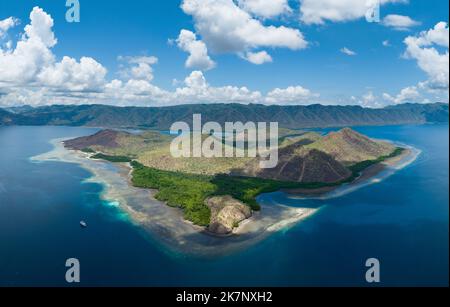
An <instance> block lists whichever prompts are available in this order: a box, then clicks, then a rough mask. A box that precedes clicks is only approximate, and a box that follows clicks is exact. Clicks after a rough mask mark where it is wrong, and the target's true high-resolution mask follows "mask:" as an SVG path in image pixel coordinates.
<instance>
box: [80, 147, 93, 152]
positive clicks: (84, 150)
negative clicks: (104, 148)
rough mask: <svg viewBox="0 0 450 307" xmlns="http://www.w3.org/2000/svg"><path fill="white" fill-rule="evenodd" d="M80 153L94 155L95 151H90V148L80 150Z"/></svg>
mask: <svg viewBox="0 0 450 307" xmlns="http://www.w3.org/2000/svg"><path fill="white" fill-rule="evenodd" d="M81 151H82V152H84V153H95V150H93V149H91V148H88V147H87V148H83V149H82V150H81Z"/></svg>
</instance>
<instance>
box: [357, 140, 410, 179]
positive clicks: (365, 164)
mask: <svg viewBox="0 0 450 307" xmlns="http://www.w3.org/2000/svg"><path fill="white" fill-rule="evenodd" d="M404 151H405V149H404V148H401V147H397V148H396V149H395V150H394V151H393V152H392V153H391V154H389V155H387V156H381V157H379V158H378V159H375V160H367V161H362V162H359V163H356V164H354V165H352V166H350V167H349V169H350V170H351V171H352V173H353V176H352V180H353V179H355V178H356V177H358V176H359V175H360V174H361V172H362V171H363V170H365V169H367V168H368V167H370V166H372V165H375V164H378V163H381V162H384V161H386V160H387V159H391V158H394V157H397V156H399V155H401V154H402V153H403V152H404Z"/></svg>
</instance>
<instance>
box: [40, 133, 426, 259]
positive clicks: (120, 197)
mask: <svg viewBox="0 0 450 307" xmlns="http://www.w3.org/2000/svg"><path fill="white" fill-rule="evenodd" d="M64 140H66V138H61V139H55V140H52V141H51V143H52V145H53V149H52V150H51V151H50V152H48V153H44V154H42V155H38V156H36V157H32V158H31V160H32V161H33V162H46V161H57V162H66V163H75V164H78V165H80V166H81V167H82V168H84V169H86V170H88V171H89V172H90V173H91V174H92V177H90V178H89V179H88V180H87V181H88V182H94V183H98V184H101V185H102V186H103V187H104V191H103V192H102V194H101V198H102V199H103V200H105V201H108V202H110V203H117V204H118V206H119V207H120V209H122V210H123V211H124V212H126V213H127V214H128V215H129V216H130V220H131V221H132V222H133V223H135V224H136V225H138V226H140V227H142V228H143V229H144V230H145V233H146V234H148V235H149V236H150V237H151V239H153V240H156V241H157V242H158V243H161V246H162V247H163V250H164V251H166V252H167V249H169V250H170V251H172V252H174V253H176V254H179V253H181V254H183V255H192V256H206V257H216V256H223V255H226V254H228V253H230V252H233V251H236V250H240V249H243V248H246V247H248V246H251V245H253V244H255V243H257V242H259V241H261V240H263V239H264V238H266V237H267V236H269V235H271V234H273V233H275V232H278V231H280V230H283V229H287V228H289V227H292V226H294V225H296V224H297V223H298V222H300V221H302V220H304V219H306V218H308V217H310V216H312V215H313V214H314V213H316V212H317V211H318V210H319V209H311V208H294V207H289V206H285V205H282V204H271V205H266V204H261V212H255V213H254V215H253V216H252V217H251V218H250V219H248V220H246V221H245V222H243V223H241V225H240V226H239V227H238V228H237V229H236V230H235V231H234V232H233V235H232V236H227V237H226V238H223V237H218V236H213V235H211V234H208V233H207V232H206V231H205V230H204V229H203V228H202V227H199V226H195V225H193V224H192V223H190V222H188V221H186V220H185V219H184V218H183V216H182V213H181V211H180V210H179V209H175V208H171V207H169V206H167V205H166V204H164V203H162V202H160V201H158V200H156V199H155V198H154V194H155V193H156V191H152V190H148V189H140V188H136V187H133V186H132V185H131V169H130V167H129V166H127V165H126V164H119V165H113V164H112V163H109V162H105V161H98V160H92V159H89V155H88V154H85V153H82V152H79V151H71V150H68V149H66V148H65V147H64V146H63V144H62V142H63V141H64ZM408 149H409V150H410V152H411V154H408V155H407V157H404V159H401V161H397V162H396V163H393V164H392V165H391V166H389V167H386V170H384V171H383V172H381V173H380V174H378V175H376V176H375V177H373V178H370V179H369V180H366V181H363V182H360V183H355V184H349V185H346V186H343V187H339V188H337V189H335V190H333V191H331V192H330V193H325V194H323V195H320V196H311V195H309V196H307V197H305V196H294V195H290V196H289V197H290V198H299V199H306V198H308V199H329V198H335V197H340V196H342V195H345V194H348V193H351V192H353V191H354V190H356V189H359V188H361V187H363V186H366V185H368V184H373V183H376V182H379V181H381V180H383V179H385V178H387V177H389V176H390V175H392V174H393V173H395V171H396V170H398V169H401V168H403V167H405V166H407V165H409V164H410V163H412V162H413V161H415V159H416V158H417V156H418V155H419V154H420V151H418V150H416V149H413V148H412V147H408Z"/></svg>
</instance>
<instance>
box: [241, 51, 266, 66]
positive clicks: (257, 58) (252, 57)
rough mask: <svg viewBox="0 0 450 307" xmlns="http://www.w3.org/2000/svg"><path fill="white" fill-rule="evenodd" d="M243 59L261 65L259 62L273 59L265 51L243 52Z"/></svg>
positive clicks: (262, 62)
mask: <svg viewBox="0 0 450 307" xmlns="http://www.w3.org/2000/svg"><path fill="white" fill-rule="evenodd" d="M245 59H246V60H247V61H249V62H250V63H253V64H255V65H261V64H264V63H270V62H272V61H273V59H272V57H271V56H270V54H268V53H267V52H266V51H260V52H247V53H246V54H245Z"/></svg>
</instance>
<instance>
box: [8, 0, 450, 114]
mask: <svg viewBox="0 0 450 307" xmlns="http://www.w3.org/2000/svg"><path fill="white" fill-rule="evenodd" d="M191 1H192V2H194V8H193V10H196V11H195V12H194V13H193V12H192V11H189V10H188V9H186V8H184V9H183V8H182V7H181V5H182V2H183V1H178V0H167V1H142V0H128V1H118V0H117V1H114V0H110V1H107V0H89V1H87V0H80V1H79V2H80V4H81V11H80V12H81V22H80V23H68V22H67V21H66V19H65V14H66V11H67V8H66V7H65V0H41V1H38V0H20V1H1V2H0V25H1V21H2V20H7V18H9V17H13V18H14V20H15V22H14V26H11V27H8V29H7V31H3V32H4V33H3V34H2V30H1V26H0V46H2V45H3V47H0V48H3V51H1V52H2V53H3V61H2V53H0V105H16V104H25V103H26V104H34V105H40V104H49V103H109V104H119V105H128V104H132V105H168V104H178V103H196V102H211V103H212V102H242V103H249V102H254V103H268V104H275V103H276V104H308V103H315V102H319V103H324V104H359V105H363V106H370V107H380V106H384V105H387V104H394V103H402V102H406V101H417V102H434V101H438V100H439V101H445V102H448V68H447V69H446V70H445V69H442V68H441V69H439V68H436V67H435V66H439V64H442V63H447V65H448V38H447V41H446V42H444V43H442V39H441V41H438V42H435V41H431V42H428V43H426V44H422V45H420V46H418V48H421V49H420V50H418V49H416V48H415V49H414V50H417V51H418V53H415V52H413V53H411V54H409V55H408V56H405V52H407V48H408V46H407V45H406V44H405V42H404V40H405V38H407V37H413V38H419V37H420V35H421V34H420V32H421V31H430V30H432V29H433V28H434V27H435V26H436V25H437V24H438V23H439V22H445V23H447V22H448V9H449V8H448V6H449V3H448V1H445V0H431V1H429V0H428V1H426V0H410V1H409V2H408V3H406V2H405V1H402V0H397V1H395V0H394V1H389V0H383V3H384V2H396V3H384V4H382V5H381V19H382V21H381V22H380V23H369V22H367V21H366V19H365V18H364V16H360V14H359V13H358V12H355V11H353V10H352V8H343V9H336V11H335V12H334V14H333V15H332V16H325V15H323V14H324V12H321V11H320V8H319V9H317V8H315V7H314V5H312V4H311V3H308V1H311V0H304V2H303V1H302V2H301V1H299V0H295V1H287V0H277V2H279V3H280V5H289V7H286V6H285V7H284V8H285V10H284V11H283V12H282V13H277V11H276V10H277V7H274V8H273V9H271V8H270V5H269V4H267V5H269V6H264V1H263V0H247V1H250V2H249V4H246V3H244V2H245V1H244V0H242V2H239V0H235V1H234V2H233V0H220V1H221V2H230V4H227V5H231V6H235V9H234V7H233V11H232V12H236V15H239V14H240V13H243V14H244V15H242V16H247V17H248V18H250V19H251V20H255V21H256V22H258V23H259V25H261V27H264V28H265V29H261V30H264V31H265V30H266V29H267V27H270V26H273V27H274V28H278V29H280V27H284V29H289V30H291V31H290V32H289V33H287V32H286V33H282V32H279V33H276V35H275V37H273V38H271V39H266V37H264V36H268V35H267V33H265V32H264V31H263V32H262V33H261V36H256V34H255V35H254V36H255V37H254V38H247V37H245V35H248V36H253V34H254V33H249V32H245V34H242V35H241V34H239V36H233V35H231V36H230V37H228V38H226V41H225V40H224V41H221V35H220V34H213V33H212V30H211V29H212V26H217V24H208V23H214V20H213V21H211V19H208V18H207V17H205V14H204V12H202V11H201V10H199V9H198V8H197V7H195V4H196V3H195V2H200V3H201V2H202V0H185V2H191ZM252 1H253V2H254V3H252ZM267 1H269V0H267ZM270 1H273V0H270ZM270 1H269V2H270ZM286 1H287V2H286ZM320 1H322V2H323V5H324V6H326V5H330V6H333V5H334V4H333V3H336V2H338V1H336V0H319V2H320ZM345 1H347V2H348V4H349V6H352V4H353V3H358V2H365V1H367V0H345ZM282 2H286V3H282ZM398 2H400V3H398ZM212 3H213V1H210V0H206V1H204V2H203V3H202V5H203V6H209V5H214V4H212ZM261 3H262V4H261ZM188 4H189V3H188ZM250 4H254V6H253V9H251V8H249V6H246V5H250ZM308 5H309V7H308ZM36 6H37V7H39V8H41V9H42V14H46V15H48V16H50V18H51V19H52V20H53V27H51V31H52V32H53V33H54V36H55V37H56V38H57V43H56V44H50V45H51V46H50V45H49V46H47V49H48V50H50V51H51V53H52V55H53V57H54V59H50V60H44V59H40V58H39V57H37V56H36V57H37V58H39V59H38V60H36V62H35V63H30V67H33V68H34V69H36V72H35V75H28V76H25V75H24V74H26V73H27V72H29V71H30V69H31V68H30V69H26V70H25V69H24V74H22V75H21V74H19V73H18V74H16V75H14V76H11V74H10V73H9V74H8V71H7V69H9V70H14V69H15V66H14V65H19V64H14V63H13V62H14V60H17V59H18V57H17V56H16V57H13V55H14V51H16V50H15V49H16V48H17V46H16V44H17V42H18V41H20V40H28V41H31V40H33V39H31V38H30V37H28V38H27V39H25V38H23V33H24V27H25V26H26V25H27V24H29V23H30V12H32V10H33V8H34V7H36ZM213 9H214V8H213ZM258 9H263V11H264V12H265V13H264V14H266V15H264V14H262V13H260V12H261V11H258ZM302 9H303V10H304V11H303V14H305V13H304V12H306V11H308V12H309V15H308V16H309V19H307V18H306V17H302V16H305V15H302ZM314 10H316V11H314ZM188 11H189V12H188ZM230 12H231V11H230ZM267 14H272V15H271V16H270V17H267ZM321 14H322V15H321ZM263 15H264V16H263ZM349 15H351V16H350V17H349ZM389 15H395V16H402V17H405V18H406V17H409V20H408V21H406V24H405V19H399V18H397V19H395V18H393V19H392V20H393V21H392V22H391V24H389V25H388V24H387V20H385V21H384V22H383V19H384V18H386V16H389ZM239 16H241V15H239ZM239 16H236V18H235V19H232V20H231V21H230V24H231V23H233V22H234V21H235V20H236V21H237V22H239V18H240V17H239ZM36 19H38V17H36ZM219 24H220V26H221V27H222V28H220V29H219V30H221V31H224V32H227V31H228V30H230V31H240V30H241V29H240V28H239V26H238V27H234V28H233V27H232V26H230V28H229V29H228V28H226V27H227V26H228V25H227V24H226V23H219ZM35 26H36V28H38V27H39V26H40V25H37V22H36V24H35ZM399 27H401V28H402V29H400V30H399V29H398V28H399ZM441 28H442V27H441ZM182 29H185V30H188V31H190V33H192V34H195V35H196V38H195V40H194V41H195V42H197V43H198V42H199V43H200V44H201V46H203V47H204V48H206V50H207V54H206V55H205V54H204V53H201V55H202V56H203V58H202V59H200V60H198V61H194V62H196V63H200V65H191V66H189V65H188V66H189V67H186V66H187V64H186V61H187V58H188V56H189V52H186V51H185V50H182V49H183V48H182V47H180V46H179V45H180V44H179V43H177V41H176V39H177V38H178V37H179V34H180V31H181V30H182ZM441 30H442V29H441ZM443 30H444V32H442V31H440V33H441V34H442V33H444V35H445V33H446V36H447V37H448V25H444V29H443ZM294 31H297V32H294ZM445 31H446V32H445ZM25 32H26V31H25ZM294 33H300V34H301V36H302V38H301V40H300V39H299V41H298V44H296V45H295V46H294V47H293V45H292V44H295V42H294V41H293V40H290V38H289V37H288V38H286V39H285V40H282V39H278V37H281V36H282V35H284V34H286V35H293V34H294ZM424 35H425V34H424ZM429 37H434V36H432V35H431V32H430V35H429ZM235 38H236V41H237V42H234V41H233V39H235ZM297 38H298V36H297ZM241 40H242V41H241ZM10 41H11V43H10V44H12V45H10V46H7V44H8V42H10ZM261 41H264V43H261ZM280 41H282V42H280ZM290 42H292V44H291V43H290ZM383 42H385V44H384V45H383ZM386 42H388V43H386ZM30 44H31V43H30ZM223 44H228V45H230V44H231V45H232V46H233V47H232V49H233V50H232V51H230V50H225V49H226V48H223V47H222V45H223ZM302 44H307V46H303V45H302ZM196 46H197V47H198V44H197V45H196ZM8 47H9V49H8ZM413 47H414V46H413ZM416 47H417V46H416ZM343 48H346V49H345V50H347V53H348V54H346V53H344V52H343V50H344V49H343ZM428 48H433V49H434V50H435V51H437V52H438V54H439V55H440V57H439V58H438V59H436V60H437V61H438V62H436V61H435V62H432V61H433V59H431V58H430V59H429V61H428V59H426V58H425V59H424V58H423V56H426V54H425V52H422V53H421V51H424V50H425V49H428ZM27 50H32V51H30V52H45V50H44V51H42V49H39V48H37V47H36V48H34V49H33V48H32V47H30V48H29V49H27ZM196 50H198V48H197V49H196ZM259 52H266V53H267V54H268V55H269V56H270V60H267V58H266V61H265V63H263V64H261V63H257V64H255V63H252V62H251V60H249V58H250V56H249V54H257V53H259ZM8 53H10V54H9V55H8ZM16 53H17V52H16ZM64 56H66V57H69V58H70V59H72V60H73V61H72V62H70V63H69V61H68V62H67V63H68V64H67V63H66V64H67V65H59V66H58V63H60V62H61V61H62V59H63V57H64ZM205 56H207V57H208V59H209V62H205V61H206V60H205ZM82 57H89V58H92V59H93V60H94V61H95V62H96V63H95V65H94V64H93V63H91V62H89V63H87V64H86V63H81V61H80V59H81V58H82ZM151 57H152V59H153V60H151V59H150V58H151ZM27 58H28V56H27ZM155 58H157V61H156V60H155ZM197 59H198V58H197ZM139 61H140V62H139ZM430 61H431V62H432V63H431V64H430V63H428V62H430ZM22 62H23V61H22ZM212 62H214V63H215V65H214V68H213V67H212V66H213V65H210V66H208V65H207V64H205V63H212ZM18 63H21V62H20V61H18ZM202 63H203V64H202ZM96 64H98V65H101V68H104V70H105V74H104V76H103V74H102V71H101V68H99V67H98V66H96ZM70 65H72V66H70ZM205 65H206V66H208V67H205ZM433 65H434V66H433ZM1 66H3V74H2V67H1ZM36 66H39V67H38V68H36ZM41 66H42V67H44V68H45V67H47V66H48V69H46V72H45V73H43V72H42V71H40V70H41V68H40V67H41ZM61 66H63V68H61ZM92 66H96V68H92ZM430 66H432V67H430ZM136 67H138V68H142V69H143V70H144V72H143V73H144V75H145V76H144V75H143V74H142V73H140V74H139V77H137V76H136V75H135V74H134V72H136V70H133V68H136ZM44 68H43V69H44ZM78 71H82V72H83V73H84V72H85V73H86V76H82V77H79V78H75V79H76V80H75V79H74V78H71V77H70V76H67V74H69V75H70V74H75V73H76V72H78ZM145 72H146V73H147V74H145ZM89 74H95V75H96V76H92V75H89ZM445 74H446V76H445ZM99 75H100V77H98V76H99ZM443 75H444V76H443ZM58 76H63V77H61V78H63V79H62V80H55V78H57V77H58ZM97 77H98V78H97ZM189 77H190V78H189ZM186 78H188V79H186ZM438 79H439V80H438ZM49 80H50V81H49ZM113 80H115V81H119V82H120V83H118V82H116V83H114V84H115V85H114V86H113V87H112V86H111V82H112V81H113ZM130 80H131V81H139V82H134V83H133V82H130ZM145 82H146V83H145ZM81 83H82V84H81ZM87 83H89V84H87ZM68 84H69V85H68ZM430 84H431V85H430ZM436 84H438V85H436ZM243 87H245V88H244V89H243ZM111 88H112V90H111ZM108 89H109V90H108ZM402 90H403V91H404V92H403V93H402ZM119 93H120V94H119ZM130 93H132V94H130ZM128 94H129V95H128ZM269 94H270V95H269Z"/></svg>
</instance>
